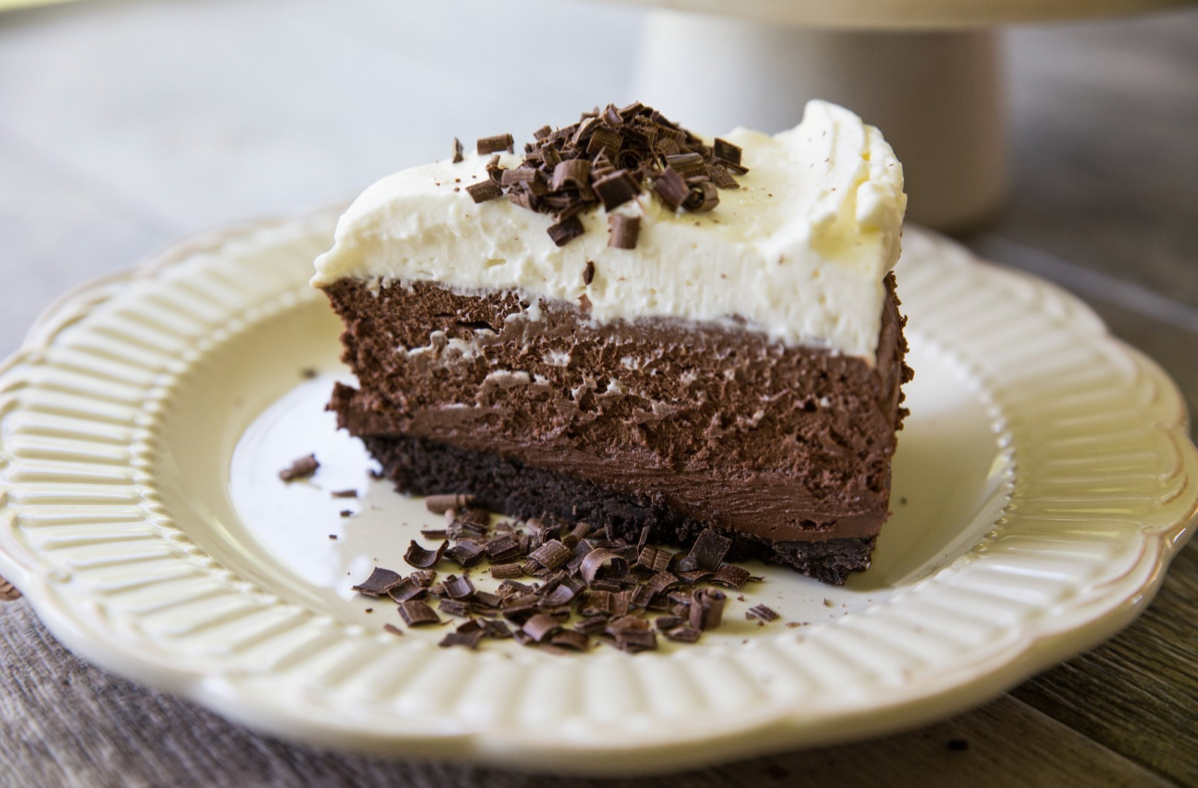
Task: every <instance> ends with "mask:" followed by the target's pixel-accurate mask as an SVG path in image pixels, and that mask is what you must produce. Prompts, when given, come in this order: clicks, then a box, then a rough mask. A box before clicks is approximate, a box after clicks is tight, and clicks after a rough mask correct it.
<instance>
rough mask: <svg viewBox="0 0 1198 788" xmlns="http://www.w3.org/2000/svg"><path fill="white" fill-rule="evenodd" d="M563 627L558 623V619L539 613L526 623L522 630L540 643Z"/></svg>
mask: <svg viewBox="0 0 1198 788" xmlns="http://www.w3.org/2000/svg"><path fill="white" fill-rule="evenodd" d="M561 627H562V625H561V624H560V623H558V621H557V619H555V618H553V617H551V616H547V615H545V614H544V613H537V614H536V615H535V616H533V617H532V618H530V619H528V620H527V621H525V622H524V625H523V626H522V627H521V629H522V630H523V631H524V633H525V634H526V635H528V636H529V637H531V638H532V639H533V640H534V641H535V642H537V643H540V642H541V641H543V640H545V638H547V637H549V636H550V635H552V634H554V633H555V632H557V631H558V630H560V629H561Z"/></svg>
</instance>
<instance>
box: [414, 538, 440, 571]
mask: <svg viewBox="0 0 1198 788" xmlns="http://www.w3.org/2000/svg"><path fill="white" fill-rule="evenodd" d="M447 547H449V542H442V543H441V544H440V546H438V547H437V549H436V550H426V549H424V548H423V547H421V546H420V545H418V544H416V540H415V539H413V540H412V541H411V543H410V544H409V545H408V550H407V552H405V553H404V556H403V560H404V562H405V563H407V564H408V565H409V566H414V567H416V568H417V569H432V568H433V567H435V566H436V565H437V564H439V563H441V556H443V555H444V554H445V548H447Z"/></svg>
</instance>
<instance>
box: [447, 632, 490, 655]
mask: <svg viewBox="0 0 1198 788" xmlns="http://www.w3.org/2000/svg"><path fill="white" fill-rule="evenodd" d="M482 639H483V633H482V632H462V631H461V630H460V629H459V630H458V631H456V632H450V633H449V634H448V635H446V636H445V637H444V638H442V639H441V642H440V643H438V644H437V645H438V646H440V647H441V648H450V647H452V646H465V647H466V648H468V649H470V650H471V651H473V650H474V649H477V648H478V643H479V641H480V640H482Z"/></svg>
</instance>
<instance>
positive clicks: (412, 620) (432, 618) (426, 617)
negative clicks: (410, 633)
mask: <svg viewBox="0 0 1198 788" xmlns="http://www.w3.org/2000/svg"><path fill="white" fill-rule="evenodd" d="M399 615H400V617H401V618H403V620H404V623H406V624H407V625H408V626H410V627H418V626H423V625H426V624H439V623H441V618H440V617H439V616H438V615H437V613H436V611H434V610H433V609H432V608H431V607H429V606H428V605H426V604H424V603H423V602H421V601H419V600H415V599H414V600H411V601H408V602H400V603H399Z"/></svg>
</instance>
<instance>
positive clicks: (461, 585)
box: [442, 575, 474, 599]
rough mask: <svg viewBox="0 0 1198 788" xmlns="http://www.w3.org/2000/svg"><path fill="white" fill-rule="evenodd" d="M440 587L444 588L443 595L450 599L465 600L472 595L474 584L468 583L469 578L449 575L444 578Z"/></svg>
mask: <svg viewBox="0 0 1198 788" xmlns="http://www.w3.org/2000/svg"><path fill="white" fill-rule="evenodd" d="M442 585H443V586H444V587H445V593H446V594H448V595H449V596H450V598H451V599H466V598H468V597H471V596H473V595H474V584H473V583H471V582H470V578H468V577H457V576H455V575H450V576H449V577H447V578H445V581H444V582H443V583H442Z"/></svg>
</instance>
